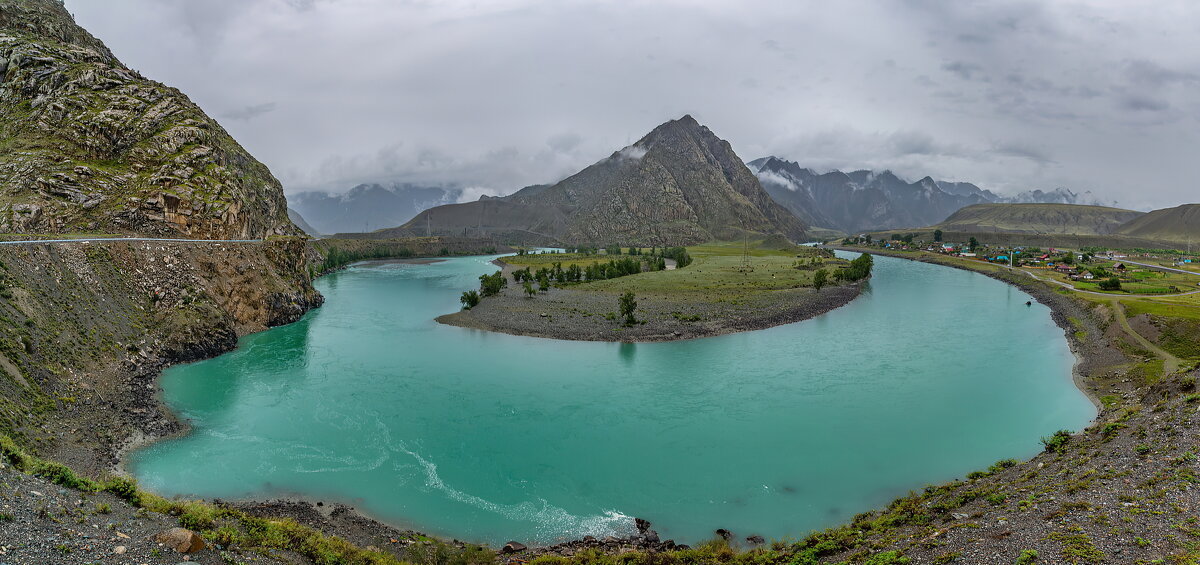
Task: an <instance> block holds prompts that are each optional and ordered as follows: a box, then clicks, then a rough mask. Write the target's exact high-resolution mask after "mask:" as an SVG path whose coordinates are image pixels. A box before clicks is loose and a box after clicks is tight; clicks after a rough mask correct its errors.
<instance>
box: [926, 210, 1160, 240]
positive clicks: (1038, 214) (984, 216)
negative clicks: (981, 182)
mask: <svg viewBox="0 0 1200 565" xmlns="http://www.w3.org/2000/svg"><path fill="white" fill-rule="evenodd" d="M1144 215H1145V213H1144V212H1137V211H1134V210H1123V209H1121V208H1108V207H1104V206H1085V205H1080V204H975V205H972V206H967V207H966V208H963V209H961V210H959V211H957V212H955V213H954V214H952V215H951V216H950V217H949V218H946V221H944V222H941V223H940V224H937V225H935V226H933V227H936V228H938V229H941V230H943V231H946V232H961V233H1020V234H1073V235H1107V234H1111V233H1113V232H1115V231H1117V230H1118V228H1120V227H1121V226H1122V225H1123V224H1125V223H1126V222H1129V221H1131V220H1135V219H1136V218H1139V217H1141V216H1144Z"/></svg>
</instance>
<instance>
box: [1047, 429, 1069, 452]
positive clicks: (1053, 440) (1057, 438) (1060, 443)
mask: <svg viewBox="0 0 1200 565" xmlns="http://www.w3.org/2000/svg"><path fill="white" fill-rule="evenodd" d="M1069 441H1071V431H1070V430H1058V431H1057V432H1054V435H1052V436H1050V437H1044V438H1042V446H1044V447H1045V448H1046V451H1047V452H1049V453H1062V452H1064V451H1066V450H1067V442H1069Z"/></svg>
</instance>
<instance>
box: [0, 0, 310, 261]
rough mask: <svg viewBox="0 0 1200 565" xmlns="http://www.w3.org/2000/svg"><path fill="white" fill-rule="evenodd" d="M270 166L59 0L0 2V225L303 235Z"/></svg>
mask: <svg viewBox="0 0 1200 565" xmlns="http://www.w3.org/2000/svg"><path fill="white" fill-rule="evenodd" d="M286 208H287V207H286V204H285V201H284V196H283V189H282V187H281V186H280V184H279V181H278V180H276V179H275V177H274V176H272V175H271V172H270V171H269V170H268V169H267V167H266V166H264V165H263V164H262V163H259V162H258V161H257V160H255V159H254V157H252V156H251V155H250V154H249V153H247V152H246V150H245V149H243V148H242V147H241V146H240V145H238V143H237V142H236V141H234V140H233V138H232V137H230V136H229V134H228V133H226V132H225V130H224V129H222V128H221V126H220V125H219V124H217V122H215V121H214V120H212V119H211V118H209V117H208V116H207V115H205V113H204V112H203V111H202V110H201V109H200V108H199V107H198V106H196V105H195V104H194V103H192V101H191V100H189V99H188V98H187V96H184V95H183V93H181V92H179V91H178V90H176V89H174V88H170V87H168V86H165V85H163V84H161V83H158V82H155V81H153V80H150V79H147V78H145V77H143V76H142V75H141V74H139V73H138V72H137V71H134V70H132V69H130V68H129V67H127V66H125V65H124V64H122V63H121V62H120V61H119V60H117V58H116V57H115V56H113V54H112V52H111V51H109V50H108V48H107V47H105V46H104V44H103V43H101V42H100V40H98V39H96V38H95V37H93V36H92V35H91V34H89V33H88V32H87V31H86V30H84V29H83V28H81V27H79V26H78V25H76V24H75V22H74V20H73V19H72V17H71V15H70V14H69V13H68V12H67V10H66V8H65V7H64V6H63V4H62V3H61V2H59V1H55V0H0V231H3V232H23V233H32V232H41V233H65V232H110V233H125V234H142V235H165V236H181V235H182V236H187V237H192V238H205V239H257V238H262V237H266V236H268V235H272V234H296V233H299V231H298V230H297V229H296V227H295V226H293V225H292V223H291V221H289V220H288V217H287V209H286Z"/></svg>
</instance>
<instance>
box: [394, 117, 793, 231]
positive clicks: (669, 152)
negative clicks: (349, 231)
mask: <svg viewBox="0 0 1200 565" xmlns="http://www.w3.org/2000/svg"><path fill="white" fill-rule="evenodd" d="M383 232H384V234H383V235H388V234H392V235H396V234H405V233H406V234H412V235H426V234H432V235H477V236H480V235H482V236H503V237H525V238H533V239H539V238H541V239H545V240H548V241H550V240H552V241H557V242H569V243H589V244H613V243H618V244H623V245H647V246H648V245H683V244H692V243H700V242H703V241H709V240H712V239H730V238H736V237H740V236H741V234H743V233H747V232H749V233H757V234H767V235H774V234H780V235H784V236H786V237H789V238H792V239H793V240H802V239H804V237H805V226H804V224H803V223H802V222H801V221H800V220H799V219H797V218H796V217H795V216H794V215H793V214H792V213H791V212H789V211H788V210H787V209H786V208H784V207H783V206H781V205H779V204H778V203H776V202H775V201H774V200H773V199H771V197H770V195H769V194H767V192H766V191H765V190H764V189H763V187H762V185H761V184H760V183H759V181H758V178H757V177H755V176H754V174H753V173H751V171H750V170H749V169H748V168H747V167H746V165H745V164H744V163H743V162H742V160H741V159H740V158H738V157H737V155H736V154H735V153H734V151H733V148H732V147H731V146H730V145H729V143H728V142H727V141H725V140H723V139H720V138H719V137H717V136H716V135H715V134H714V133H713V132H712V131H711V130H709V129H708V128H707V127H705V126H703V125H701V124H699V123H698V122H697V121H696V120H695V119H694V118H692V117H691V116H690V115H685V116H683V117H681V118H679V119H677V120H670V121H668V122H665V123H663V124H661V125H659V126H658V127H656V128H654V129H653V130H652V131H651V132H650V133H648V134H647V135H646V136H644V137H643V138H642V139H640V140H638V141H637V142H636V143H634V144H633V145H630V146H628V147H625V148H623V149H620V150H617V151H614V152H613V153H612V154H611V155H609V156H608V157H606V158H604V159H601V160H600V161H598V162H596V163H594V164H592V165H590V166H588V167H586V168H584V169H582V170H581V171H579V172H578V173H575V174H574V175H571V176H569V177H567V178H565V179H563V180H562V181H559V182H557V183H554V184H552V185H533V186H530V187H525V188H523V189H521V190H519V191H517V192H515V193H513V194H511V195H508V196H503V197H497V198H481V199H480V200H477V201H475V202H469V203H463V204H451V205H446V206H439V207H436V208H432V209H429V210H425V211H423V212H421V213H420V214H418V215H417V217H415V218H413V220H411V221H409V222H408V223H406V224H404V225H403V226H400V227H399V228H396V229H394V230H383Z"/></svg>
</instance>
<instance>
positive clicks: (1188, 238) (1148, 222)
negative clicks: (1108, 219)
mask: <svg viewBox="0 0 1200 565" xmlns="http://www.w3.org/2000/svg"><path fill="white" fill-rule="evenodd" d="M1114 233H1117V234H1119V235H1122V236H1126V237H1132V238H1139V239H1149V240H1153V241H1161V242H1166V243H1173V244H1176V245H1188V244H1193V243H1195V244H1200V204H1184V205H1182V206H1176V207H1174V208H1164V209H1162V210H1154V211H1153V212H1149V213H1147V214H1144V215H1141V216H1138V217H1136V218H1134V219H1132V220H1130V221H1129V222H1127V223H1125V224H1124V225H1122V226H1121V227H1120V228H1118V229H1117V230H1115V232H1114Z"/></svg>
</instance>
